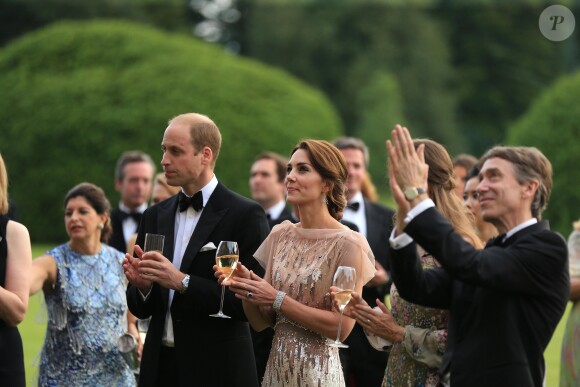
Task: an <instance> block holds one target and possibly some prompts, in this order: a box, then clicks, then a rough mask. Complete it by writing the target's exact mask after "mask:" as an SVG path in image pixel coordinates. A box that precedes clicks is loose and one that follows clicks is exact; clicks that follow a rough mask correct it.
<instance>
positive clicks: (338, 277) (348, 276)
mask: <svg viewBox="0 0 580 387" xmlns="http://www.w3.org/2000/svg"><path fill="white" fill-rule="evenodd" d="M332 284H333V285H334V286H336V287H337V288H340V291H338V292H336V294H335V295H334V297H335V298H336V301H337V302H338V306H339V307H340V320H338V332H337V333H336V340H334V341H331V342H330V343H328V345H330V346H331V347H338V348H348V345H346V344H343V343H342V342H341V341H340V329H341V328H342V316H343V313H344V308H345V307H346V305H347V304H348V303H349V302H350V299H351V293H352V292H353V290H354V288H355V286H356V270H355V269H354V267H350V266H339V267H338V268H337V269H336V272H335V273H334V280H333V281H332Z"/></svg>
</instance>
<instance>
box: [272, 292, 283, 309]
mask: <svg viewBox="0 0 580 387" xmlns="http://www.w3.org/2000/svg"><path fill="white" fill-rule="evenodd" d="M284 297H286V293H284V292H282V291H279V292H278V294H276V299H275V300H274V304H272V309H274V312H276V313H280V308H281V307H282V301H284Z"/></svg>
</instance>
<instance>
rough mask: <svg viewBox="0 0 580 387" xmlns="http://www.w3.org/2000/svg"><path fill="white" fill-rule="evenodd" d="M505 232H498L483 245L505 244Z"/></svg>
mask: <svg viewBox="0 0 580 387" xmlns="http://www.w3.org/2000/svg"><path fill="white" fill-rule="evenodd" d="M504 239H505V234H499V235H498V236H496V237H495V238H491V239H490V240H489V241H487V244H486V245H485V247H491V246H500V247H501V246H503V245H504V244H505V241H504Z"/></svg>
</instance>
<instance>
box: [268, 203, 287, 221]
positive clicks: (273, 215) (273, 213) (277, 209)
mask: <svg viewBox="0 0 580 387" xmlns="http://www.w3.org/2000/svg"><path fill="white" fill-rule="evenodd" d="M284 208H286V201H285V200H280V201H279V202H278V203H276V204H274V205H273V206H272V207H270V208H268V209H267V210H266V215H269V216H270V219H272V220H275V219H278V218H279V217H280V215H281V214H282V211H284Z"/></svg>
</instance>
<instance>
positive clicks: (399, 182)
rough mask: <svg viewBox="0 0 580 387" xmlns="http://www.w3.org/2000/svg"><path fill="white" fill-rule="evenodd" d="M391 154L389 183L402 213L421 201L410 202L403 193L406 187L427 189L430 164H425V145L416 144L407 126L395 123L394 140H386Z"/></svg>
mask: <svg viewBox="0 0 580 387" xmlns="http://www.w3.org/2000/svg"><path fill="white" fill-rule="evenodd" d="M386 146H387V152H388V154H389V185H390V186H391V191H392V193H393V198H394V199H395V201H396V202H397V206H398V207H399V209H400V210H401V212H402V213H404V214H406V213H407V212H408V210H409V209H410V208H411V207H413V206H414V205H416V204H417V203H419V202H420V201H421V200H422V199H421V200H417V201H413V202H412V203H409V202H408V201H407V199H406V198H405V195H404V194H403V191H404V190H405V189H406V188H419V187H420V188H424V189H425V190H427V177H428V172H429V166H428V165H427V164H425V146H424V145H423V144H421V145H419V147H418V148H417V150H415V145H414V143H413V139H412V138H411V134H410V133H409V131H408V130H407V128H405V127H402V126H401V125H395V128H394V129H393V131H392V140H387V142H386Z"/></svg>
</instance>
